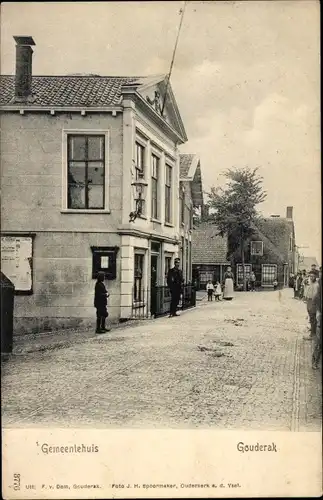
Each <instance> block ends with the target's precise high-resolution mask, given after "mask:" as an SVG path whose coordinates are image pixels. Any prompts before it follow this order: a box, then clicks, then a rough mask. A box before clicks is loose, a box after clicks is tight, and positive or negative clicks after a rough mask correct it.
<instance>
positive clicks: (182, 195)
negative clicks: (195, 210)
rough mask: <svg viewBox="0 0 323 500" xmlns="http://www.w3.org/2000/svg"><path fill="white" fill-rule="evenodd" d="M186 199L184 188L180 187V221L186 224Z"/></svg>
mask: <svg viewBox="0 0 323 500" xmlns="http://www.w3.org/2000/svg"><path fill="white" fill-rule="evenodd" d="M184 212H185V199H184V189H183V187H180V192H179V217H180V219H179V221H180V223H181V224H184V217H185V213H184Z"/></svg>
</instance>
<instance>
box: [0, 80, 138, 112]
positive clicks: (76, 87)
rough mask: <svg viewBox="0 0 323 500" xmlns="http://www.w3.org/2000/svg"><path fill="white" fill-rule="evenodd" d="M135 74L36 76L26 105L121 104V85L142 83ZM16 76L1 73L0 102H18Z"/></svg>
mask: <svg viewBox="0 0 323 500" xmlns="http://www.w3.org/2000/svg"><path fill="white" fill-rule="evenodd" d="M144 80H145V77H133V76H129V77H128V76H98V75H93V76H85V75H78V76H33V77H32V96H31V97H32V98H31V99H28V100H27V101H26V102H24V106H26V105H27V106H86V107H91V106H93V107H96V106H97V107H99V106H113V105H118V104H120V99H121V88H122V86H123V85H126V84H136V83H137V84H138V86H139V85H140V84H141V83H143V81H144ZM14 98H15V77H14V76H11V75H1V76H0V105H2V106H6V105H10V104H15V101H14Z"/></svg>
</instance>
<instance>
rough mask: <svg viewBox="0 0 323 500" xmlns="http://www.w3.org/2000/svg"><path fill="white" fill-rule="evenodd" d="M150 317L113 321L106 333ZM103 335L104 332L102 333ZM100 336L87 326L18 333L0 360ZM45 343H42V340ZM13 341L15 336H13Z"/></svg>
mask: <svg viewBox="0 0 323 500" xmlns="http://www.w3.org/2000/svg"><path fill="white" fill-rule="evenodd" d="M150 320H151V319H150V318H147V319H138V320H136V319H131V320H129V321H127V322H124V323H115V324H112V325H110V328H111V330H110V332H107V334H108V333H116V332H118V331H125V330H128V329H129V328H132V327H133V326H139V325H140V324H142V323H146V322H147V321H150ZM66 336H69V338H66ZM102 336H103V337H104V336H105V334H102ZM19 337H22V338H24V341H26V345H19V341H18V338H19ZM28 337H29V340H33V341H34V342H35V344H33V345H30V344H28ZM99 337H100V336H99V335H98V334H96V333H95V332H94V331H93V329H92V328H91V329H90V328H88V329H83V330H72V329H70V330H63V331H62V333H61V334H58V333H55V332H41V333H37V334H26V335H19V336H17V337H16V341H18V342H17V343H18V345H16V346H14V347H13V350H12V352H11V353H1V360H2V361H7V360H9V359H10V358H12V357H15V356H25V355H27V354H32V353H34V352H46V351H53V350H56V349H64V348H66V347H71V346H73V345H76V344H83V343H86V342H88V341H90V340H93V339H96V338H99ZM44 341H45V343H42V342H44ZM14 343H15V337H14Z"/></svg>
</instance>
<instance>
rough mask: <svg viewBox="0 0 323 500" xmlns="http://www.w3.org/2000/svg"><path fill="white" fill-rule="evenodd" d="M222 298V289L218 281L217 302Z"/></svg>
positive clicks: (216, 288)
mask: <svg viewBox="0 0 323 500" xmlns="http://www.w3.org/2000/svg"><path fill="white" fill-rule="evenodd" d="M221 296H222V287H221V285H220V283H219V281H217V282H216V284H215V290H214V297H215V300H220V298H221Z"/></svg>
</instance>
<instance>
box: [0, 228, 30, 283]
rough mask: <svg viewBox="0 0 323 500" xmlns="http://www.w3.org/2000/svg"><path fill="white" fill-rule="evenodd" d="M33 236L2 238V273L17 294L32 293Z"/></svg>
mask: <svg viewBox="0 0 323 500" xmlns="http://www.w3.org/2000/svg"><path fill="white" fill-rule="evenodd" d="M32 255H33V238H32V236H1V271H2V272H3V273H4V274H5V275H6V276H7V278H9V279H10V281H11V282H12V283H13V284H14V285H15V291H16V292H17V293H32Z"/></svg>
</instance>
